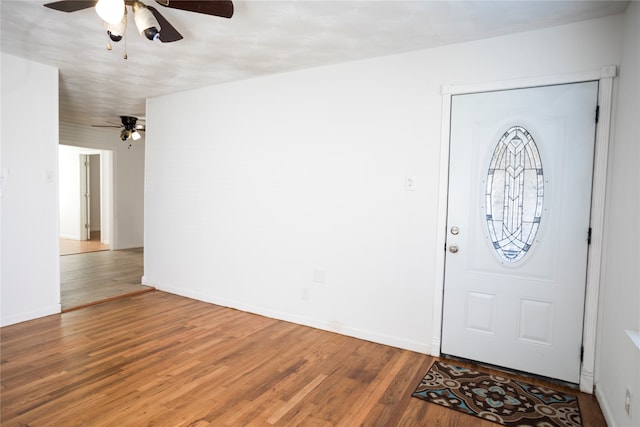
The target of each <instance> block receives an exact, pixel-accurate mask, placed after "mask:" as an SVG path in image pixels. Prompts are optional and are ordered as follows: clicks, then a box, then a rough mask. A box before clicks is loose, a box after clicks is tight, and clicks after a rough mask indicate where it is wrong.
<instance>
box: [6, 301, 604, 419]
mask: <svg viewBox="0 0 640 427" xmlns="http://www.w3.org/2000/svg"><path fill="white" fill-rule="evenodd" d="M0 332H1V336H0V344H1V351H2V358H1V365H0V378H1V379H0V381H1V387H0V391H1V393H2V396H1V399H0V401H1V403H0V409H1V419H0V423H1V424H2V425H3V426H5V427H8V426H24V425H30V426H193V427H195V426H197V427H204V426H271V425H276V426H297V425H301V426H346V427H351V426H360V425H363V426H452V427H453V426H478V427H495V426H496V424H493V423H490V422H485V421H481V420H479V419H478V418H475V417H472V416H469V415H464V414H460V413H457V412H455V411H452V410H448V409H445V408H442V407H440V406H437V405H433V404H429V403H426V402H424V401H422V400H419V399H416V398H412V397H411V393H412V392H413V390H414V389H415V387H416V386H417V385H418V383H419V381H420V379H421V378H422V376H423V375H424V373H425V372H426V371H427V370H428V368H429V366H430V364H431V363H432V361H433V360H434V358H433V357H430V356H426V355H423V354H418V353H414V352H411V351H406V350H399V349H396V348H392V347H387V346H384V345H380V344H374V343H371V342H368V341H362V340H358V339H355V338H349V337H346V336H341V335H337V334H333V333H329V332H324V331H320V330H316V329H312V328H308V327H304V326H299V325H295V324H292V323H287V322H282V321H278V320H273V319H269V318H265V317H261V316H257V315H253V314H249V313H244V312H241V311H237V310H232V309H227V308H222V307H219V306H215V305H211V304H207V303H204V302H199V301H195V300H191V299H187V298H183V297H179V296H175V295H170V294H167V293H163V292H159V291H152V292H148V293H144V294H140V295H136V296H133V297H128V298H124V299H118V300H115V301H112V302H109V303H105V304H100V305H94V306H90V307H87V308H83V309H81V310H75V311H71V312H68V313H63V314H61V315H54V316H49V317H45V318H41V319H37V320H33V321H30V322H24V323H21V324H17V325H12V326H8V327H4V328H2V329H1V330H0ZM555 387H556V388H558V387H557V386H555ZM574 392H575V391H574ZM576 394H579V393H576ZM579 401H580V407H581V411H582V415H583V423H584V426H585V427H603V426H605V423H604V420H603V418H602V414H601V412H600V410H599V407H598V404H597V402H596V400H595V399H594V398H593V396H590V395H585V394H579Z"/></svg>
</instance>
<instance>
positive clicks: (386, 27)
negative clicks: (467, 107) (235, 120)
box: [0, 0, 628, 125]
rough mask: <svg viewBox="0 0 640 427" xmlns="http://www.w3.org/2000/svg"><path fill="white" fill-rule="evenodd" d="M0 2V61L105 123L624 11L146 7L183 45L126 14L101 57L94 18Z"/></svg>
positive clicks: (579, 4) (308, 2)
mask: <svg viewBox="0 0 640 427" xmlns="http://www.w3.org/2000/svg"><path fill="white" fill-rule="evenodd" d="M46 2H47V1H36V0H0V7H1V8H0V19H1V21H0V40H1V50H2V52H5V53H8V54H12V55H15V56H19V57H23V58H27V59H30V60H33V61H35V62H39V63H43V64H48V65H51V66H54V67H57V68H59V69H60V120H61V121H64V122H69V123H76V124H84V125H90V124H105V123H107V122H114V121H116V122H117V121H118V120H119V119H118V116H120V115H135V116H144V115H145V99H146V98H148V97H154V96H158V95H164V94H168V93H173V92H179V91H184V90H187V89H193V88H197V87H203V86H208V85H213V84H218V83H222V82H229V81H234V80H241V79H246V78H250V77H254V76H260V75H265V74H273V73H279V72H284V71H290V70H296V69H302V68H308V67H314V66H319V65H326V64H334V63H339V62H345V61H351V60H357V59H362V58H369V57H376V56H383V55H390V54H395V53H400V52H407V51H412V50H418V49H424V48H430V47H435V46H441V45H445V44H450V43H457V42H462V41H468V40H474V39H480V38H486V37H493V36H498V35H503V34H508V33H514V32H520V31H526V30H532V29H536V28H541V27H548V26H553V25H560V24H564V23H569V22H575V21H580V20H585V19H592V18H598V17H603V16H608V15H614V14H619V13H622V12H624V10H625V9H626V7H627V5H628V2H626V1H624V2H618V1H591V0H589V1H580V0H572V1H516V0H513V1H426V0H422V1H419V0H412V1H402V0H394V1H374V0H360V1H344V0H342V1H312V0H297V1H271V0H262V1H246V0H237V1H234V5H235V14H234V16H233V17H232V18H231V19H225V18H218V17H214V16H208V15H202V14H197V13H191V12H185V11H181V10H176V9H168V8H165V7H163V6H160V5H158V4H156V3H155V1H153V0H145V2H146V3H147V4H148V5H149V6H151V5H153V6H154V7H156V9H158V10H159V11H160V12H161V13H162V14H163V16H164V17H165V18H166V19H167V20H168V21H169V22H171V24H172V25H173V26H174V27H175V28H176V29H177V30H178V31H179V32H180V33H181V34H182V35H183V36H184V39H183V40H180V41H177V42H174V43H160V42H149V41H147V40H146V39H144V38H142V37H141V36H140V35H138V34H137V32H136V31H135V24H134V23H133V18H132V16H131V14H129V15H130V16H129V25H128V27H129V28H128V30H127V37H126V49H127V54H128V59H127V60H123V53H124V42H120V43H113V50H111V51H108V50H107V49H106V44H107V35H106V32H105V31H104V30H103V28H102V22H101V20H100V18H98V16H97V15H96V13H95V11H94V10H93V8H89V9H85V10H82V11H78V12H73V13H64V12H59V11H55V10H52V9H49V8H45V7H43V6H42V5H43V4H44V3H46Z"/></svg>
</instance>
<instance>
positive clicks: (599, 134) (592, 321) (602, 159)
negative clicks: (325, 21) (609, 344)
mask: <svg viewBox="0 0 640 427" xmlns="http://www.w3.org/2000/svg"><path fill="white" fill-rule="evenodd" d="M616 72H617V69H616V66H615V65H611V66H607V67H603V68H601V69H600V70H593V71H587V72H582V73H573V74H563V75H556V76H544V77H533V78H527V79H518V80H508V81H499V82H489V83H479V84H472V85H460V86H443V87H442V131H441V140H440V185H439V193H438V202H439V203H438V224H437V227H438V228H437V233H436V245H437V246H436V247H438V248H440V250H438V251H437V253H436V266H437V267H436V274H435V280H434V298H433V331H432V337H433V338H432V342H431V354H432V355H433V356H439V355H440V342H441V334H442V302H443V299H442V296H443V290H444V266H445V252H444V248H445V240H446V225H447V224H446V220H447V193H448V188H449V136H450V125H451V96H452V95H460V94H468V93H478V92H488V91H497V90H509V89H522V88H528V87H536V86H547V85H555V84H566V83H579V82H585V81H595V80H597V81H598V82H599V87H598V105H599V107H600V118H599V121H598V124H597V126H596V149H595V156H594V170H593V192H592V198H591V245H590V246H589V254H588V258H587V280H586V295H585V308H584V328H583V338H582V340H583V346H584V358H583V361H582V366H581V368H580V390H581V391H583V392H585V393H593V383H594V368H595V354H596V332H597V324H596V322H597V315H598V295H599V290H600V268H601V262H602V248H603V240H602V239H603V227H604V203H605V192H606V180H607V155H608V152H609V130H610V126H611V108H612V102H611V101H612V96H613V79H614V78H615V77H616Z"/></svg>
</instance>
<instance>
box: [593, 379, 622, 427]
mask: <svg viewBox="0 0 640 427" xmlns="http://www.w3.org/2000/svg"><path fill="white" fill-rule="evenodd" d="M595 388H596V392H595V395H596V400H597V401H598V404H599V405H600V409H601V410H602V415H603V416H604V420H605V421H606V423H607V426H608V427H618V424H616V419H615V418H614V416H613V411H611V405H610V404H609V399H607V395H606V394H605V392H604V391H603V390H602V387H598V384H596V386H595Z"/></svg>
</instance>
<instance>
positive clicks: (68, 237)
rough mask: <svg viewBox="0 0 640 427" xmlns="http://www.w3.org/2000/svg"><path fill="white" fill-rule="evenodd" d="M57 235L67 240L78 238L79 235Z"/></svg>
mask: <svg viewBox="0 0 640 427" xmlns="http://www.w3.org/2000/svg"><path fill="white" fill-rule="evenodd" d="M59 237H60V238H61V239H67V240H80V235H78V234H60V236H59Z"/></svg>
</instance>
